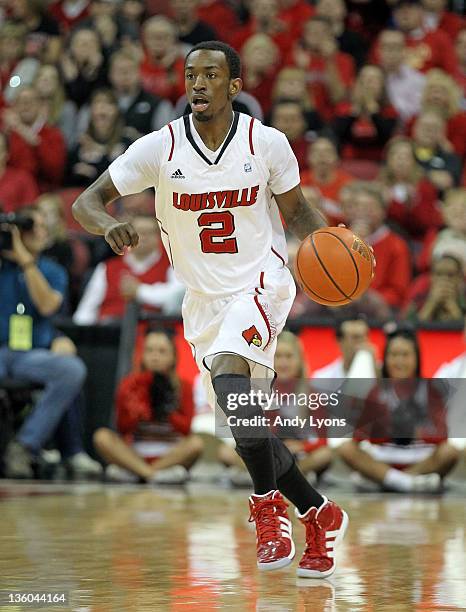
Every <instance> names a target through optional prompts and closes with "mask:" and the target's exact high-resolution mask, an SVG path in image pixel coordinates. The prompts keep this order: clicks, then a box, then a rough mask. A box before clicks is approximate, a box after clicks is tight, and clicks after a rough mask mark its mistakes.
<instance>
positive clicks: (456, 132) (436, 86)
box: [407, 68, 466, 158]
mask: <svg viewBox="0 0 466 612" xmlns="http://www.w3.org/2000/svg"><path fill="white" fill-rule="evenodd" d="M460 101H461V92H460V89H459V87H458V86H457V85H456V83H455V81H454V80H453V78H452V77H451V76H449V75H448V74H447V73H446V72H443V71H442V70H439V69H438V68H433V69H432V70H429V72H427V73H426V83H425V87H424V91H423V94H422V101H421V112H424V111H430V110H432V111H434V112H436V113H438V114H439V115H441V116H442V117H443V118H444V119H445V121H446V122H447V125H446V130H447V131H446V140H447V141H448V142H446V143H445V146H446V147H448V150H450V149H451V146H453V152H454V153H456V154H457V155H459V156H460V157H461V158H463V157H464V156H465V154H466V112H465V111H462V110H460ZM413 123H414V119H413V120H412V121H411V122H410V123H408V125H407V131H408V133H409V132H410V130H411V129H412V125H413Z"/></svg>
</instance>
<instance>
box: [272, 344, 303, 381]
mask: <svg viewBox="0 0 466 612" xmlns="http://www.w3.org/2000/svg"><path fill="white" fill-rule="evenodd" d="M301 369H302V368H301V360H300V357H299V355H298V354H297V352H296V350H295V349H294V348H293V346H291V344H290V343H288V342H283V341H282V342H280V341H278V344H277V350H276V352H275V370H276V372H277V376H278V378H279V379H280V380H290V379H292V378H297V377H299V376H300V373H301Z"/></svg>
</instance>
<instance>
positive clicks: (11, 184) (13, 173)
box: [0, 132, 39, 212]
mask: <svg viewBox="0 0 466 612" xmlns="http://www.w3.org/2000/svg"><path fill="white" fill-rule="evenodd" d="M7 161H8V149H7V139H6V136H5V135H4V134H2V132H0V210H1V211H2V212H13V211H16V210H17V209H18V208H20V207H21V206H25V205H26V204H32V202H34V200H35V199H36V198H37V196H38V195H39V190H38V188H37V184H36V182H35V180H34V179H33V177H32V176H31V175H30V174H28V173H27V172H25V171H24V170H20V169H18V168H11V167H10V166H7Z"/></svg>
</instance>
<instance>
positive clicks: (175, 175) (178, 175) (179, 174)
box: [171, 168, 186, 179]
mask: <svg viewBox="0 0 466 612" xmlns="http://www.w3.org/2000/svg"><path fill="white" fill-rule="evenodd" d="M171 178H174V179H182V178H186V177H185V175H184V174H183V173H182V172H181V170H180V169H179V168H178V170H175V172H174V173H173V174H172V176H171Z"/></svg>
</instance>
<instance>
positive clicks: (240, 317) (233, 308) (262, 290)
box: [182, 266, 296, 406]
mask: <svg viewBox="0 0 466 612" xmlns="http://www.w3.org/2000/svg"><path fill="white" fill-rule="evenodd" d="M295 295H296V287H295V283H294V280H293V277H292V276H291V273H290V271H289V270H288V268H286V267H285V266H283V267H282V268H280V269H278V270H277V269H273V270H270V271H267V270H265V271H264V272H260V273H259V274H258V282H257V287H254V288H253V289H252V290H251V291H249V292H247V293H237V294H234V295H231V296H227V297H221V298H217V299H212V298H211V297H209V296H207V295H204V294H199V293H196V292H194V291H191V290H188V291H187V292H186V295H185V298H184V301H183V308H182V314H183V323H184V335H185V338H186V340H187V341H188V342H189V343H190V344H191V348H192V350H193V354H194V358H195V360H196V363H197V365H198V367H199V370H200V371H201V375H202V378H203V382H204V385H205V387H206V390H207V392H208V399H209V404H210V405H211V406H213V405H214V403H213V401H212V400H213V396H212V391H213V390H212V387H211V384H210V367H211V365H212V361H213V359H214V357H215V356H216V355H219V354H222V353H234V354H236V355H241V357H244V358H245V359H246V360H247V361H248V362H249V366H250V369H251V378H254V379H270V380H273V378H274V377H275V370H274V356H275V349H276V346H277V335H278V334H279V333H280V332H281V331H282V329H283V327H284V325H285V322H286V319H287V317H288V314H289V312H290V309H291V306H292V304H293V300H294V298H295Z"/></svg>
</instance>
